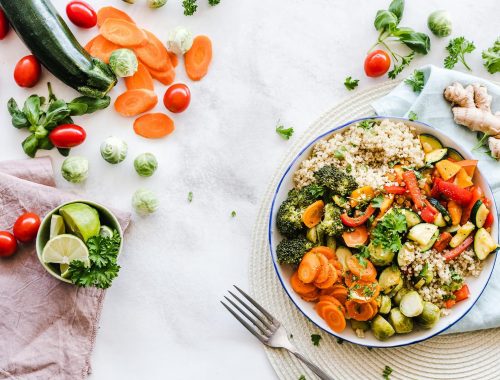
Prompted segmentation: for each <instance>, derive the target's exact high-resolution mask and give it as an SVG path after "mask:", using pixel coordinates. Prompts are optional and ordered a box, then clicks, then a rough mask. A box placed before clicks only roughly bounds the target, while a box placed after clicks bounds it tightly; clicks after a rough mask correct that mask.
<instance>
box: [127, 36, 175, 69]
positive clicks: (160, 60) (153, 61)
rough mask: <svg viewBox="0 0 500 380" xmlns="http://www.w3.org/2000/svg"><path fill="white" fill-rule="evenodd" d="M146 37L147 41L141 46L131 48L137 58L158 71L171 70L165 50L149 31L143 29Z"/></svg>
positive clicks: (170, 63)
mask: <svg viewBox="0 0 500 380" xmlns="http://www.w3.org/2000/svg"><path fill="white" fill-rule="evenodd" d="M143 32H144V33H145V34H146V36H147V41H146V43H145V44H144V45H142V46H137V47H135V48H133V50H134V52H135V54H136V55H137V58H139V59H140V60H141V61H142V62H143V63H144V64H145V65H146V66H148V67H150V68H152V69H153V70H158V71H168V70H171V69H173V66H172V62H171V61H170V56H169V55H168V51H167V48H166V47H165V46H163V44H162V43H161V41H160V40H159V39H158V38H157V37H156V36H155V35H154V34H153V33H151V32H150V31H148V30H146V29H143Z"/></svg>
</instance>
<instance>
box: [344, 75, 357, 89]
mask: <svg viewBox="0 0 500 380" xmlns="http://www.w3.org/2000/svg"><path fill="white" fill-rule="evenodd" d="M358 83H359V79H352V78H351V77H347V78H345V81H344V86H345V88H347V89H348V90H349V91H351V90H354V89H355V88H356V87H358Z"/></svg>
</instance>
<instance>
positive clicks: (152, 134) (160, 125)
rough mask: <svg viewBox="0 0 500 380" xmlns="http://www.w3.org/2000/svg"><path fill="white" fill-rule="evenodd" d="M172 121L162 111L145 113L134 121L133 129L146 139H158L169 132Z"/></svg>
mask: <svg viewBox="0 0 500 380" xmlns="http://www.w3.org/2000/svg"><path fill="white" fill-rule="evenodd" d="M174 129H175V125H174V121H173V120H172V119H171V118H170V117H168V116H167V115H165V114H164V113H147V114H145V115H142V116H141V117H139V118H137V119H136V120H135V121H134V131H135V133H137V134H138V135H139V136H142V137H145V138H147V139H159V138H161V137H165V136H167V135H169V134H171V133H172V132H173V131H174Z"/></svg>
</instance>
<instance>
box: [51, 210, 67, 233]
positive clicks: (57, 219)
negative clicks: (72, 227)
mask: <svg viewBox="0 0 500 380" xmlns="http://www.w3.org/2000/svg"><path fill="white" fill-rule="evenodd" d="M65 232H66V226H65V225H64V219H63V218H62V216H61V215H55V214H54V215H52V217H51V218H50V238H51V239H52V238H53V237H56V236H57V235H62V234H63V233H65Z"/></svg>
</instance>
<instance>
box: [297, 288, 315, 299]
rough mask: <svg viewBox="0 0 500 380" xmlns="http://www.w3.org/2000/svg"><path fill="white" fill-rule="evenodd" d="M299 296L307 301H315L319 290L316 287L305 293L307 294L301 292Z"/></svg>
mask: <svg viewBox="0 0 500 380" xmlns="http://www.w3.org/2000/svg"><path fill="white" fill-rule="evenodd" d="M300 297H301V298H302V299H303V300H304V301H307V302H314V301H317V300H318V298H319V290H318V289H315V290H314V291H312V292H311V293H307V294H302V295H300Z"/></svg>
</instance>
